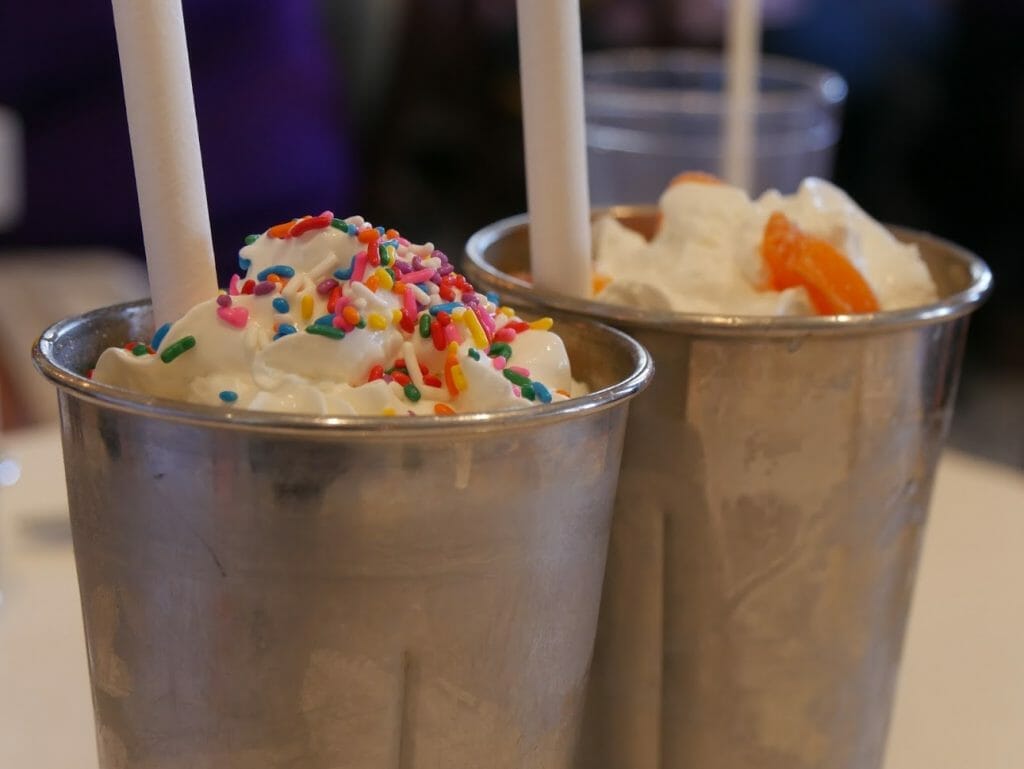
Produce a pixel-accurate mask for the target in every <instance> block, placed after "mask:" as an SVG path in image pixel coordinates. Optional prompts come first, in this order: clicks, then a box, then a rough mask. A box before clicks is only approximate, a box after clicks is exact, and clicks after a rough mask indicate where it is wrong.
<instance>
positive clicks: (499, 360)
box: [491, 355, 508, 371]
mask: <svg viewBox="0 0 1024 769" xmlns="http://www.w3.org/2000/svg"><path fill="white" fill-rule="evenodd" d="M491 363H492V364H493V365H494V368H495V370H497V371H501V370H502V369H503V368H505V364H506V363H508V361H507V360H505V358H503V357H502V356H500V355H495V356H494V357H493V358H491Z"/></svg>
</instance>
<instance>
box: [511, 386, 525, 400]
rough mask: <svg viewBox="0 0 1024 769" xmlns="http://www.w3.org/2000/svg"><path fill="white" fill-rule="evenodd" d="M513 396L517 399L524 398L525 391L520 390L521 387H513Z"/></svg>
mask: <svg viewBox="0 0 1024 769" xmlns="http://www.w3.org/2000/svg"><path fill="white" fill-rule="evenodd" d="M512 394H513V395H515V396H516V397H517V398H522V397H523V391H522V390H520V389H519V385H512Z"/></svg>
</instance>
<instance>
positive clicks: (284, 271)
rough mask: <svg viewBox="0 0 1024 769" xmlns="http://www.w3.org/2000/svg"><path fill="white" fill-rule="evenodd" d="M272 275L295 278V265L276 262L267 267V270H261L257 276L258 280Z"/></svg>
mask: <svg viewBox="0 0 1024 769" xmlns="http://www.w3.org/2000/svg"><path fill="white" fill-rule="evenodd" d="M271 275H277V276H278V277H281V278H293V277H295V269H294V268H293V267H289V266H288V265H287V264H274V265H271V266H270V267H267V269H265V270H260V272H259V274H258V275H257V276H256V280H260V281H263V280H266V279H267V278H269V277H270V276H271Z"/></svg>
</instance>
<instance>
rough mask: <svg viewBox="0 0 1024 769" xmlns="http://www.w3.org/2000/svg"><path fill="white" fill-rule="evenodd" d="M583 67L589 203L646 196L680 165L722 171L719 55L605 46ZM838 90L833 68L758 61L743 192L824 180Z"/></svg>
mask: <svg viewBox="0 0 1024 769" xmlns="http://www.w3.org/2000/svg"><path fill="white" fill-rule="evenodd" d="M583 70H584V91H585V108H586V120H587V162H588V165H589V172H590V196H591V203H592V204H593V205H594V206H606V205H614V204H620V203H653V202H655V201H657V199H658V197H659V195H660V194H661V192H662V190H664V189H665V186H666V185H667V183H668V182H669V181H670V180H671V179H672V177H673V176H675V175H676V174H677V173H680V172H681V171H706V172H708V173H713V174H721V173H722V156H723V137H724V135H725V132H724V126H723V120H724V117H723V116H724V111H725V94H724V83H725V75H724V62H723V58H722V56H721V54H720V53H718V52H715V51H699V50H681V49H666V50H656V49H620V50H610V51H603V52H600V53H594V54H589V55H587V56H586V57H585V59H584V65H583ZM846 92H847V87H846V81H845V80H843V78H842V77H841V76H840V75H839V74H837V73H836V72H832V71H830V70H827V69H823V68H821V67H817V66H814V65H811V64H807V63H804V62H800V61H795V60H791V59H784V58H778V57H773V56H765V57H764V58H763V60H762V66H761V75H760V98H759V100H758V111H757V131H756V148H755V157H756V168H755V173H754V187H753V189H752V190H750V192H751V193H753V194H758V193H760V192H762V191H763V190H765V189H767V188H769V187H774V188H776V189H779V190H781V191H783V192H792V191H793V190H795V189H796V187H797V185H798V184H799V183H800V181H801V180H802V179H803V178H804V177H807V176H819V177H822V178H825V179H827V178H829V177H830V175H831V173H832V164H833V157H834V153H835V146H836V143H837V141H838V139H839V133H840V124H841V118H842V106H843V103H844V102H845V100H846Z"/></svg>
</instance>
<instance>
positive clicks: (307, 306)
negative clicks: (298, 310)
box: [302, 294, 313, 320]
mask: <svg viewBox="0 0 1024 769" xmlns="http://www.w3.org/2000/svg"><path fill="white" fill-rule="evenodd" d="M312 317H313V297H312V296H310V295H309V294H306V295H305V296H303V297H302V319H303V320H309V319H310V318H312Z"/></svg>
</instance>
